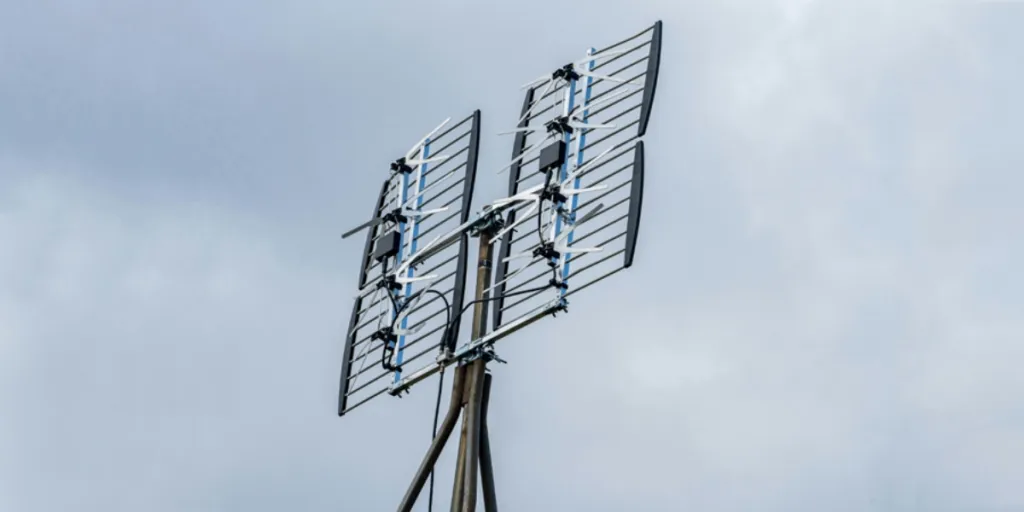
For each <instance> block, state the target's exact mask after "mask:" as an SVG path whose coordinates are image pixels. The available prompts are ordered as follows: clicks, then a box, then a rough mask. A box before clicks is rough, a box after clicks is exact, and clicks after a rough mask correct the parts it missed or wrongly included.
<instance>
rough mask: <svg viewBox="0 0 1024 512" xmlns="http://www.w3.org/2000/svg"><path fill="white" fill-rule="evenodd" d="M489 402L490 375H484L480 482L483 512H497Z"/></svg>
mask: <svg viewBox="0 0 1024 512" xmlns="http://www.w3.org/2000/svg"><path fill="white" fill-rule="evenodd" d="M490 401H491V374H489V373H487V374H484V388H483V396H482V397H481V399H480V480H481V482H482V483H483V488H484V510H485V511H486V512H498V497H497V495H496V494H495V492H494V465H493V463H492V459H491V439H490V435H489V434H488V433H487V405H488V403H490Z"/></svg>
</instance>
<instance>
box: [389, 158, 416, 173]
mask: <svg viewBox="0 0 1024 512" xmlns="http://www.w3.org/2000/svg"><path fill="white" fill-rule="evenodd" d="M391 172H400V173H402V174H409V173H411V172H412V167H409V164H407V163H405V157H404V156H403V157H402V158H399V159H398V160H395V161H394V162H391Z"/></svg>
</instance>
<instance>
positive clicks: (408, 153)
mask: <svg viewBox="0 0 1024 512" xmlns="http://www.w3.org/2000/svg"><path fill="white" fill-rule="evenodd" d="M451 120H452V118H450V117H449V118H448V119H445V120H444V121H443V122H442V123H441V124H439V125H437V128H434V129H433V130H431V132H430V133H428V134H426V135H424V136H423V138H422V139H420V140H419V142H417V143H416V144H413V146H412V147H411V148H409V151H406V152H405V159H406V161H408V160H412V157H413V156H415V155H416V153H417V152H420V151H421V150H422V149H423V143H425V142H427V139H429V138H431V137H433V136H434V134H435V133H437V132H439V131H441V128H444V125H446V124H448V121H451ZM421 158H422V153H421ZM434 158H448V157H446V156H444V157H443V156H436V157H434Z"/></svg>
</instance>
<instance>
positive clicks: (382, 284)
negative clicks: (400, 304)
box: [377, 275, 402, 293]
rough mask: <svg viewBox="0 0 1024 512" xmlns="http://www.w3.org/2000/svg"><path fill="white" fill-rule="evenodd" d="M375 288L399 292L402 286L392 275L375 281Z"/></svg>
mask: <svg viewBox="0 0 1024 512" xmlns="http://www.w3.org/2000/svg"><path fill="white" fill-rule="evenodd" d="M377 288H384V289H387V290H389V293H390V290H401V289H402V284H401V283H399V282H398V280H397V279H396V278H395V276H393V275H387V276H384V278H383V279H381V280H380V281H377Z"/></svg>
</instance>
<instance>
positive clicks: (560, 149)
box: [538, 140, 565, 172]
mask: <svg viewBox="0 0 1024 512" xmlns="http://www.w3.org/2000/svg"><path fill="white" fill-rule="evenodd" d="M538 161H539V164H540V172H548V171H550V170H552V169H558V168H560V167H562V164H563V163H564V162H565V141H564V140H560V141H558V142H555V143H553V144H551V145H550V146H548V147H546V148H544V149H542V150H540V158H539V159H538Z"/></svg>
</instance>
